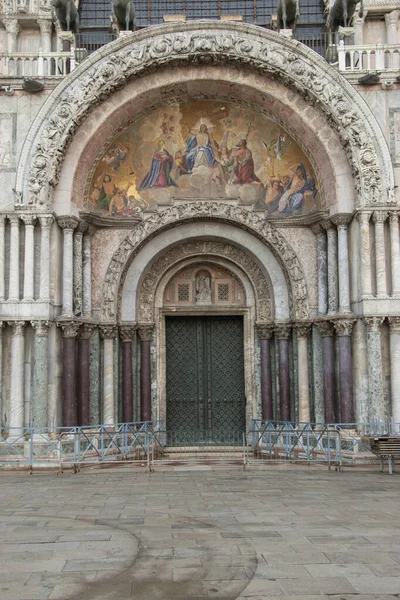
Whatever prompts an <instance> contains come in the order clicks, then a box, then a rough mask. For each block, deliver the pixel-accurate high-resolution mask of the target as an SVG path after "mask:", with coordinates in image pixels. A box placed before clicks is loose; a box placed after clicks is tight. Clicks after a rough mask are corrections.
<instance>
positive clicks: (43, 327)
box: [31, 321, 49, 337]
mask: <svg viewBox="0 0 400 600" xmlns="http://www.w3.org/2000/svg"><path fill="white" fill-rule="evenodd" d="M31 325H32V327H33V329H34V330H35V334H36V336H37V337H47V335H48V333H49V322H48V321H31Z"/></svg>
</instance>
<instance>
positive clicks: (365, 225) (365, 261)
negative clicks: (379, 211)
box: [357, 212, 372, 299]
mask: <svg viewBox="0 0 400 600" xmlns="http://www.w3.org/2000/svg"><path fill="white" fill-rule="evenodd" d="M370 216H371V213H367V212H361V213H358V215H357V217H358V220H359V223H360V247H361V249H360V254H361V256H360V259H361V274H360V275H361V298H362V299H369V298H372V285H371V250H370V245H369V219H370Z"/></svg>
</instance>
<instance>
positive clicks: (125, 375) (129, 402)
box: [119, 324, 136, 423]
mask: <svg viewBox="0 0 400 600" xmlns="http://www.w3.org/2000/svg"><path fill="white" fill-rule="evenodd" d="M135 331H136V327H135V325H133V324H132V325H122V326H121V327H120V328H119V333H120V336H121V340H122V420H123V422H124V423H132V421H133V371H132V339H133V337H134V335H135Z"/></svg>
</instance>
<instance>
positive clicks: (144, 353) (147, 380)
mask: <svg viewBox="0 0 400 600" xmlns="http://www.w3.org/2000/svg"><path fill="white" fill-rule="evenodd" d="M153 330H154V323H139V325H138V333H139V338H140V420H141V421H151V356H150V344H151V338H152V336H153Z"/></svg>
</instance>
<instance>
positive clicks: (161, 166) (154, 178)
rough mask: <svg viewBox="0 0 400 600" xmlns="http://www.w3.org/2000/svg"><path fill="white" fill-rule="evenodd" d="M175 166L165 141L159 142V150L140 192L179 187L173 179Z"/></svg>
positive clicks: (155, 154) (140, 187)
mask: <svg viewBox="0 0 400 600" xmlns="http://www.w3.org/2000/svg"><path fill="white" fill-rule="evenodd" d="M173 164H174V159H173V156H172V155H171V154H170V153H169V152H168V150H167V149H166V144H165V141H164V140H159V142H158V144H157V150H156V152H155V153H154V156H153V160H152V162H151V167H150V171H149V172H148V173H147V175H146V176H145V178H144V179H143V181H142V183H141V184H140V186H139V190H147V189H149V188H167V187H171V186H174V187H178V186H177V185H176V183H175V181H174V180H173V179H172V177H171V169H172V167H173Z"/></svg>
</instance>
